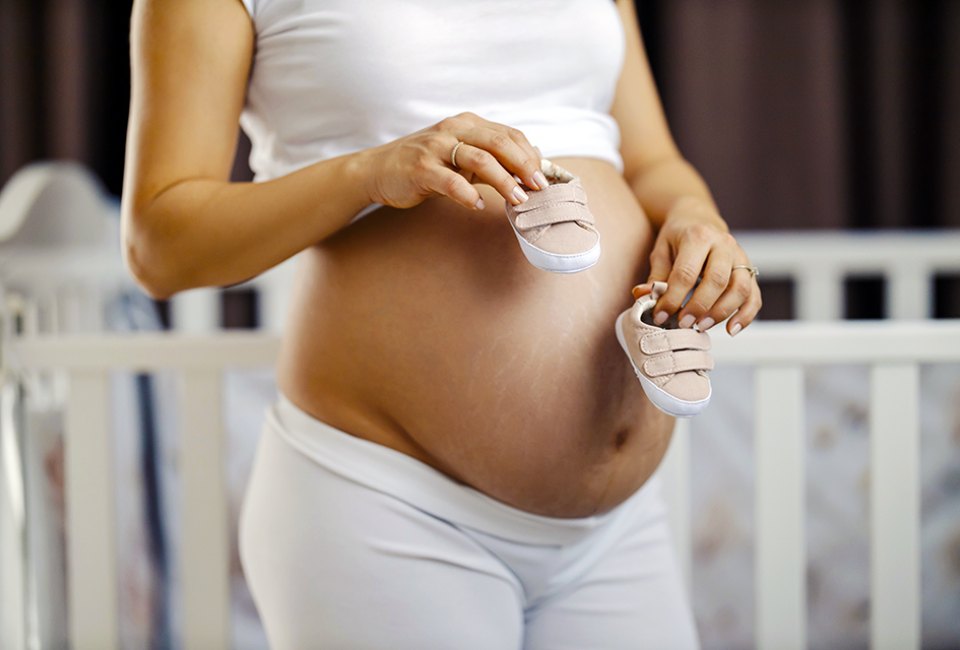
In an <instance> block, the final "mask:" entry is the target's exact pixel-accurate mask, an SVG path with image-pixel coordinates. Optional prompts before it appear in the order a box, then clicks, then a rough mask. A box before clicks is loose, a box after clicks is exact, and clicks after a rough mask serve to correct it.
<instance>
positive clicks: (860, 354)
mask: <svg viewBox="0 0 960 650" xmlns="http://www.w3.org/2000/svg"><path fill="white" fill-rule="evenodd" d="M710 338H711V341H712V342H713V350H712V352H713V356H714V358H715V359H716V361H717V363H718V364H721V365H722V364H748V365H763V364H802V365H816V364H839V363H869V364H872V363H886V362H897V361H908V362H916V363H948V362H956V361H960V320H942V321H846V322H839V323H794V322H766V323H754V324H753V325H751V326H750V327H748V328H747V329H746V330H744V331H743V332H742V333H740V334H738V335H737V336H736V337H735V338H732V339H731V338H730V337H729V336H727V334H726V333H724V332H716V333H714V330H711V337H710Z"/></svg>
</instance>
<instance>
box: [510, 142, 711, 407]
mask: <svg viewBox="0 0 960 650" xmlns="http://www.w3.org/2000/svg"><path fill="white" fill-rule="evenodd" d="M541 171H543V173H544V175H545V176H546V177H547V179H548V180H549V181H550V185H549V186H548V187H546V188H543V189H541V190H536V191H531V192H530V193H529V199H528V200H527V201H525V202H524V203H521V204H520V205H511V204H510V203H509V202H508V203H506V211H507V218H508V219H509V221H510V225H511V226H513V232H514V234H516V236H517V241H518V242H520V249H521V250H522V251H523V254H524V256H526V258H527V260H528V261H529V262H530V263H531V264H533V265H534V266H535V267H537V268H539V269H543V270H545V271H552V272H554V273H577V272H579V271H583V270H586V269H588V268H590V267H591V266H593V265H594V264H596V263H597V260H599V259H600V233H598V232H597V229H596V227H595V225H594V223H595V222H594V219H593V215H592V214H591V213H590V210H589V209H588V207H587V194H586V192H585V191H584V190H583V186H582V185H581V184H580V179H579V178H577V177H576V176H574V175H573V174H571V173H570V172H568V171H567V170H565V169H563V168H562V167H560V166H559V165H556V164H555V163H552V162H550V161H549V160H546V159H544V160H542V161H541ZM666 290H667V284H666V283H665V282H655V283H654V284H653V291H652V292H651V293H648V294H645V295H642V296H635V298H636V302H635V303H634V304H633V307H631V308H629V309H627V310H626V311H624V312H623V313H622V314H620V316H619V317H618V318H617V322H616V333H617V340H618V341H620V346H621V347H622V348H623V351H624V352H625V353H626V354H627V357H628V358H629V359H630V363H631V364H632V365H633V370H634V372H636V374H637V378H638V379H639V380H640V385H641V386H642V387H643V390H644V392H645V393H646V395H647V397H648V398H649V399H650V401H651V402H653V404H654V406H656V407H657V408H659V409H660V410H661V411H664V412H665V413H667V414H669V415H673V416H675V417H691V416H693V415H696V414H698V413H700V412H701V411H702V410H703V409H704V408H706V406H707V404H708V403H709V402H710V395H711V389H710V379H709V377H708V376H707V372H708V371H710V370H712V369H713V358H712V357H711V356H710V353H709V350H710V337H709V336H708V335H707V334H706V333H705V332H698V331H696V330H692V329H682V328H680V327H679V326H678V325H677V321H676V316H674V317H673V318H670V319H668V320H667V322H666V323H664V324H663V325H662V326H658V325H655V324H654V322H653V314H652V312H653V307H654V305H656V304H657V300H659V299H660V296H662V295H663V294H664V293H665V292H666Z"/></svg>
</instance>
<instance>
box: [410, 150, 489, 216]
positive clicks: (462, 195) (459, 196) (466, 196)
mask: <svg viewBox="0 0 960 650" xmlns="http://www.w3.org/2000/svg"><path fill="white" fill-rule="evenodd" d="M460 148H461V149H463V147H460ZM459 159H460V154H459V153H458V154H457V161H458V162H459ZM424 187H425V189H427V190H428V191H430V192H433V193H435V194H439V195H441V196H446V197H449V198H451V199H453V200H454V201H456V202H457V203H459V204H460V205H462V206H463V207H465V208H467V209H468V210H483V208H484V205H483V199H482V198H481V197H480V192H479V191H478V190H477V188H475V187H474V186H473V185H471V184H470V183H468V182H467V179H465V178H464V177H463V176H461V175H460V174H458V173H456V172H455V171H452V170H450V169H448V168H446V167H443V166H440V165H437V166H436V167H435V168H434V169H433V170H431V173H428V175H427V179H426V183H425V184H424Z"/></svg>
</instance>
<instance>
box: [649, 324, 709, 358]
mask: <svg viewBox="0 0 960 650" xmlns="http://www.w3.org/2000/svg"><path fill="white" fill-rule="evenodd" d="M640 349H641V350H642V351H643V353H644V354H659V353H660V352H671V351H674V350H709V349H710V337H709V336H708V335H707V333H706V332H697V331H695V330H688V329H679V330H663V331H660V332H651V333H650V334H644V335H643V337H642V338H641V339H640Z"/></svg>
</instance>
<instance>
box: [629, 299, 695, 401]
mask: <svg viewBox="0 0 960 650" xmlns="http://www.w3.org/2000/svg"><path fill="white" fill-rule="evenodd" d="M666 291H667V283H666V282H654V283H653V291H652V292H651V293H648V294H645V295H642V296H639V297H637V296H636V295H635V297H636V302H634V304H633V306H632V307H630V308H629V309H627V310H626V311H624V312H623V313H622V314H620V316H618V317H617V323H616V332H617V340H618V341H620V346H621V347H622V348H623V351H624V352H626V354H627V357H628V358H629V359H630V363H631V365H633V370H634V372H635V373H636V374H637V378H638V379H639V380H640V385H641V386H642V387H643V391H644V392H645V393H646V394H647V397H648V398H649V399H650V401H651V402H653V404H654V406H656V407H657V408H659V409H660V410H661V411H664V412H665V413H667V414H669V415H673V416H675V417H691V416H693V415H697V414H698V413H700V412H701V411H702V410H703V409H704V408H706V406H707V404H708V403H709V402H710V394H711V389H710V379H709V377H708V376H707V372H708V371H710V370H712V369H713V358H712V357H711V356H710V352H709V350H710V337H709V336H708V335H707V333H706V332H698V331H697V330H693V329H680V328H679V327H678V326H677V322H676V316H673V317H672V318H670V319H668V320H667V321H666V322H665V323H664V324H663V325H662V326H657V325H655V324H654V323H653V307H654V305H656V304H657V300H659V299H660V296H662V295H663V294H664V293H665V292H666Z"/></svg>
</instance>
